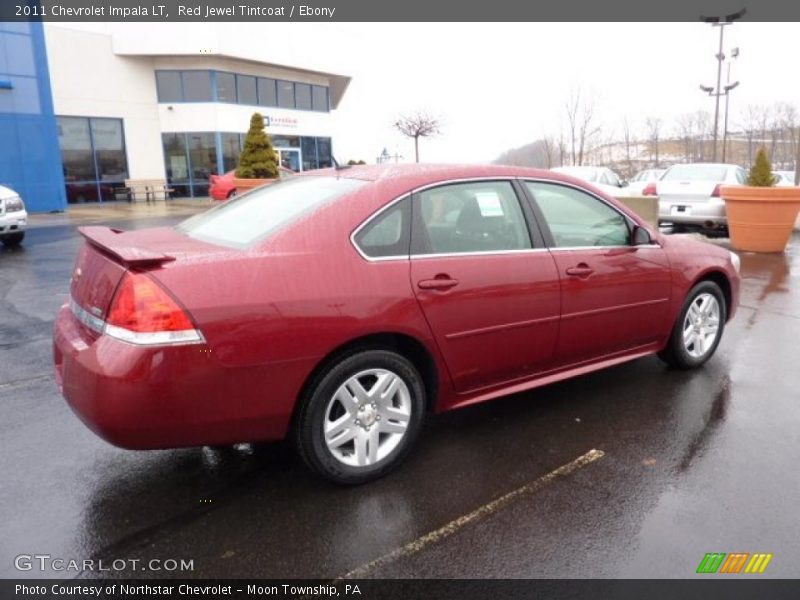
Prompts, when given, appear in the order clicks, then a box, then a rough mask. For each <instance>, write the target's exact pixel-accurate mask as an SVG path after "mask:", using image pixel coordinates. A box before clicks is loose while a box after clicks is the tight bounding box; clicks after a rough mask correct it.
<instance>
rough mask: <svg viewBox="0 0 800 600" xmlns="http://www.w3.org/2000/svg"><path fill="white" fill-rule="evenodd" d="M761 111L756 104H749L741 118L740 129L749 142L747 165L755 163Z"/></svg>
mask: <svg viewBox="0 0 800 600" xmlns="http://www.w3.org/2000/svg"><path fill="white" fill-rule="evenodd" d="M759 112H760V109H759V107H758V106H756V105H755V104H748V105H747V107H746V108H745V109H744V110H743V111H742V112H741V114H740V117H739V121H740V123H739V127H741V128H742V131H743V132H744V135H745V139H746V140H747V164H752V163H753V158H754V155H755V149H756V146H757V144H756V136H757V135H758V131H757V130H758V115H759Z"/></svg>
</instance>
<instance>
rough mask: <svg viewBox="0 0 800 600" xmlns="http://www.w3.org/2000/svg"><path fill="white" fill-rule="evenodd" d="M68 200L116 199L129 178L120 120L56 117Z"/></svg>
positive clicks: (76, 201)
mask: <svg viewBox="0 0 800 600" xmlns="http://www.w3.org/2000/svg"><path fill="white" fill-rule="evenodd" d="M57 121H58V142H59V146H60V148H61V162H62V165H63V168H64V180H65V183H66V191H67V201H68V202H69V203H71V204H74V203H80V202H97V201H100V200H103V201H109V200H117V199H121V198H122V197H123V189H122V188H124V187H125V179H127V178H128V160H127V157H126V155H125V136H124V134H123V129H122V121H121V120H120V119H103V118H87V117H57Z"/></svg>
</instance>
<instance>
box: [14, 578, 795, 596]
mask: <svg viewBox="0 0 800 600" xmlns="http://www.w3.org/2000/svg"><path fill="white" fill-rule="evenodd" d="M798 597H800V580H795V579H755V578H747V579H744V578H741V577H724V578H723V577H717V578H714V576H709V577H708V578H702V579H701V578H698V579H691V580H685V579H683V580H675V579H667V580H664V579H660V580H659V579H622V580H619V579H513V580H508V579H491V580H481V579H360V580H337V581H330V580H328V581H314V580H258V579H213V580H212V579H194V580H192V579H182V580H144V579H126V580H113V579H108V580H76V579H70V580H66V581H64V580H46V579H45V580H41V579H40V580H22V579H16V580H15V579H6V580H0V598H2V599H3V600H5V599H8V598H20V599H21V598H30V599H46V600H84V599H93V598H102V599H104V600H138V599H140V598H186V599H190V598H191V599H196V600H202V599H206V598H231V599H234V600H237V599H238V600H264V599H267V598H275V599H281V600H294V599H300V598H304V599H305V598H312V599H324V598H342V599H345V598H346V599H352V600H382V599H384V598H387V599H395V598H397V599H403V600H410V599H416V598H420V599H431V600H433V599H435V600H439V599H449V598H453V599H456V600H500V599H502V600H507V599H514V598H520V599H522V598H524V599H526V600H528V599H534V598H543V599H548V600H550V599H560V598H564V599H567V598H569V599H575V600H582V599H584V598H585V599H592V600H595V599H598V600H599V599H602V600H615V599H617V598H620V599H625V600H629V599H630V600H634V599H635V600H643V599H647V600H660V599H662V598H663V599H668V598H669V599H673V598H679V599H680V600H694V599H697V600H701V599H702V600H713V599H716V598H725V599H733V600H736V599H749V598H758V599H759V600H761V599H769V600H778V599H781V600H782V599H784V598H786V599H789V598H792V599H795V598H798Z"/></svg>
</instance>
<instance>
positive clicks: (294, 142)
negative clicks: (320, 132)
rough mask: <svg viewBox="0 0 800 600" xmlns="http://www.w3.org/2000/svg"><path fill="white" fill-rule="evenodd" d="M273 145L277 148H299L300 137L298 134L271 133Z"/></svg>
mask: <svg viewBox="0 0 800 600" xmlns="http://www.w3.org/2000/svg"><path fill="white" fill-rule="evenodd" d="M269 137H270V139H271V140H272V145H273V146H274V147H275V148H299V147H300V138H299V137H297V136H296V135H271V136H269Z"/></svg>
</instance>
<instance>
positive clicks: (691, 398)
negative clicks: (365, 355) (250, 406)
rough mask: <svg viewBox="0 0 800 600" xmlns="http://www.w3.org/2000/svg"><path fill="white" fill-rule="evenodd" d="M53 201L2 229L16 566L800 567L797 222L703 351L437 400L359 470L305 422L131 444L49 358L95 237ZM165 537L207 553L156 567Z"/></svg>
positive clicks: (206, 571)
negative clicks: (6, 244)
mask: <svg viewBox="0 0 800 600" xmlns="http://www.w3.org/2000/svg"><path fill="white" fill-rule="evenodd" d="M179 218H181V217H180V216H178V215H166V216H160V217H149V218H144V219H142V218H139V219H135V220H132V219H121V220H119V221H117V222H113V223H109V224H113V225H114V226H118V227H122V228H142V227H146V226H154V225H162V224H171V223H174V222H176V221H177V220H179ZM40 221H41V223H45V224H47V226H41V227H36V228H34V229H32V230H30V231H29V233H28V237H27V238H26V240H25V243H24V247H23V248H21V249H19V250H13V251H9V250H0V449H2V452H0V474H2V478H0V481H1V483H0V515H2V519H0V577H18V576H25V577H76V576H79V577H91V576H96V575H97V574H96V573H92V572H88V571H87V572H54V571H52V570H45V571H39V570H38V569H34V570H31V571H27V572H20V571H17V570H16V569H15V566H14V561H15V557H16V556H18V555H21V554H48V555H50V556H51V557H53V558H64V559H67V560H69V559H76V560H84V559H92V560H95V561H98V560H102V561H103V562H104V564H106V565H108V564H110V563H111V561H113V560H115V559H125V560H127V561H128V562H127V563H126V566H125V567H124V568H123V569H122V570H121V571H118V572H105V573H102V575H104V576H109V575H113V576H141V577H164V576H167V577H178V576H181V577H248V578H253V577H258V578H269V577H276V578H282V577H314V578H317V577H321V578H335V577H339V576H342V575H345V574H347V573H350V572H353V571H354V570H356V572H357V573H358V574H359V575H361V576H366V577H430V578H434V577H436V578H439V577H444V578H451V577H554V578H560V577H581V578H594V577H645V578H649V577H659V578H662V577H663V578H685V577H693V576H695V569H696V568H697V565H698V564H699V562H700V561H701V559H702V558H703V556H704V555H705V553H707V552H726V553H730V552H751V553H754V552H767V553H772V554H773V558H772V561H771V562H770V564H769V567H768V569H767V570H766V572H765V573H764V574H763V575H760V576H759V577H797V575H798V565H799V564H800V536H798V522H799V519H798V517H799V516H800V478H798V476H797V465H798V462H800V433H798V432H800V236H798V235H797V234H795V237H794V239H793V242H792V245H791V246H790V248H789V249H788V251H787V253H786V254H785V255H755V254H743V255H742V276H743V289H742V298H741V307H740V310H739V313H738V315H737V316H736V318H735V320H734V321H733V322H732V323H730V324H729V326H728V327H727V329H726V331H725V334H724V337H723V340H722V343H721V345H720V348H719V350H718V351H717V354H716V356H715V357H714V358H713V359H712V360H711V361H710V362H709V363H708V364H707V365H706V367H705V368H703V369H701V370H698V371H693V372H681V371H674V370H670V369H668V368H666V367H665V366H664V365H663V364H662V363H661V362H660V361H659V360H658V359H657V358H655V357H652V358H645V359H641V360H637V361H635V362H632V363H628V364H625V365H622V366H618V367H615V368H612V369H609V370H606V371H603V372H599V373H595V374H592V375H588V376H584V377H581V378H578V379H573V380H570V381H567V382H563V383H559V384H556V385H551V386H548V387H545V388H542V389H538V390H535V391H533V392H528V393H523V394H517V395H515V396H510V397H507V398H504V399H501V400H498V401H494V402H492V403H489V404H486V405H482V406H476V407H472V408H468V409H463V410H460V411H456V412H452V413H448V414H443V415H439V416H436V417H433V418H431V419H429V420H428V422H427V424H426V426H425V429H424V432H423V434H422V435H421V437H420V440H419V444H418V446H417V448H416V450H415V451H414V452H413V453H412V455H411V456H410V457H409V459H408V461H407V462H406V463H405V464H404V465H403V466H402V467H401V468H400V469H399V470H398V471H396V472H394V473H393V474H391V475H390V476H389V477H387V478H385V479H383V480H380V481H378V482H375V483H372V484H368V485H365V486H360V487H355V488H341V487H336V486H333V485H330V484H328V483H325V482H323V481H320V480H318V479H316V478H315V477H314V476H312V475H310V474H309V472H308V471H306V469H305V468H304V467H303V465H302V464H301V462H300V460H299V459H298V458H297V457H296V456H295V455H294V453H293V451H292V449H291V447H290V446H289V445H288V444H269V445H259V446H255V447H253V446H240V447H237V448H231V449H228V450H222V451H219V450H212V449H209V448H202V449H199V448H198V449H188V450H175V451H151V452H132V451H125V450H120V449H117V448H114V447H112V446H110V445H108V444H106V443H105V442H103V441H102V440H100V439H99V438H97V437H95V436H94V434H92V433H91V432H90V431H89V430H87V429H86V428H85V427H84V426H83V425H82V424H81V423H80V422H79V421H78V419H77V418H76V417H75V416H74V415H73V414H72V413H71V411H70V410H69V408H68V407H67V406H66V404H65V403H64V401H63V400H62V399H61V397H60V395H59V392H58V389H57V387H56V384H55V381H54V378H53V376H52V368H51V337H50V335H51V328H52V322H53V318H54V315H55V313H56V311H57V310H58V308H59V306H60V305H61V304H62V303H63V301H64V299H65V297H66V292H67V283H68V279H69V274H70V271H71V267H72V263H73V260H74V256H75V253H76V250H77V248H78V245H79V242H80V238H79V237H78V236H77V233H76V229H75V223H73V222H69V221H67V220H65V219H59V218H54V219H51V220H50V221H48V220H47V218H42V219H40ZM591 449H597V450H600V451H602V452H603V456H602V458H599V459H597V460H594V461H592V462H589V463H587V464H585V465H584V466H581V467H579V468H575V469H574V470H573V471H571V472H570V473H569V474H566V475H561V476H554V477H553V476H550V477H548V474H549V473H552V472H553V471H554V470H555V469H558V468H559V467H562V466H564V465H569V464H571V463H573V461H575V460H576V459H577V458H578V457H580V456H582V455H584V454H586V453H587V452H588V451H589V450H591ZM526 486H527V487H526ZM520 489H521V493H519V494H517V495H515V496H514V497H513V498H511V499H510V500H508V501H505V502H503V503H500V504H499V505H492V504H491V503H492V501H494V500H496V499H497V498H501V497H503V496H504V495H506V494H508V493H510V492H514V491H515V490H520ZM476 510H477V511H479V512H478V513H477V514H476V516H475V518H471V519H467V520H466V521H467V522H466V523H465V524H461V525H459V523H456V524H455V525H453V524H452V522H453V521H454V520H456V519H458V518H459V517H463V516H464V515H470V514H471V513H473V511H476ZM448 524H450V525H448ZM443 526H448V527H447V529H446V534H443V535H439V534H437V535H434V536H429V537H428V538H422V536H425V535H426V534H428V533H430V532H435V531H437V530H440V528H442V527H443ZM420 538H422V540H421V539H420ZM381 557H383V558H381ZM131 559H134V560H136V559H138V560H140V561H142V562H141V563H137V564H136V567H135V568H134V567H131V566H130V565H131V564H132V563H131ZM151 559H159V560H161V561H164V560H166V559H184V560H186V559H189V560H192V561H193V567H194V568H193V570H192V571H185V572H173V571H141V570H140V569H141V565H142V564H143V563H145V562H146V561H149V560H151ZM376 559H377V561H376ZM161 564H163V562H162V563H161Z"/></svg>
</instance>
